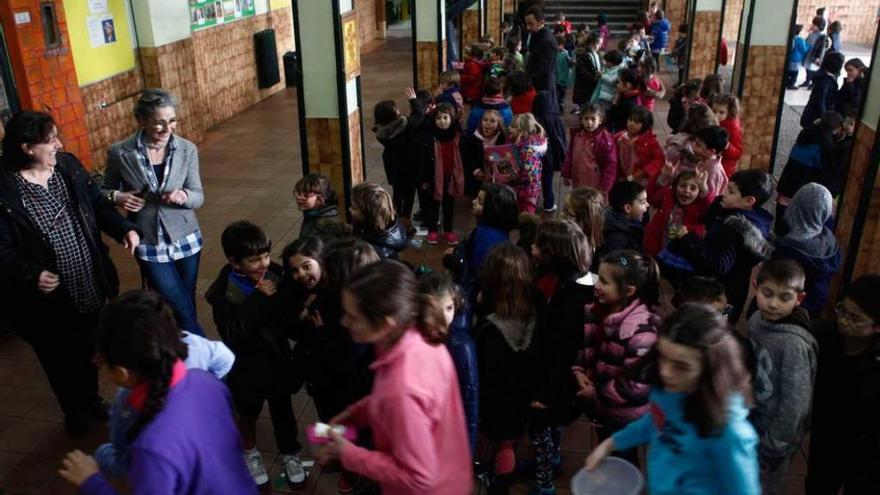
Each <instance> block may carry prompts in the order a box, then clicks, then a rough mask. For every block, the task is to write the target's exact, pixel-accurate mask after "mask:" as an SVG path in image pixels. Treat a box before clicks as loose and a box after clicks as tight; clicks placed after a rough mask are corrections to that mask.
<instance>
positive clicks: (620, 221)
mask: <svg viewBox="0 0 880 495" xmlns="http://www.w3.org/2000/svg"><path fill="white" fill-rule="evenodd" d="M602 237H603V239H604V240H605V241H604V242H603V243H602V245H601V246H599V248H598V249H596V255H595V256H594V257H593V258H594V260H597V261H598V260H601V259H602V257H603V256H605V255H606V254H608V253H611V252H613V251H620V250H622V249H632V250H635V251H638V252H640V253H641V252H642V251H643V248H642V246H643V243H644V238H645V227H644V226H642V223H641V222H638V221H636V220H633V219H631V218H629V217H628V216H626V213H620V212H618V211H614V210H612V209H611V208H606V209H605V227H604V228H603V229H602Z"/></svg>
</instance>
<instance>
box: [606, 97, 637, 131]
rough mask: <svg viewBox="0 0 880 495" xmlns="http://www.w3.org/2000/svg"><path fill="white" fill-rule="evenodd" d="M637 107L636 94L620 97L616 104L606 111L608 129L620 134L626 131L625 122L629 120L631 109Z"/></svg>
mask: <svg viewBox="0 0 880 495" xmlns="http://www.w3.org/2000/svg"><path fill="white" fill-rule="evenodd" d="M637 106H639V96H638V94H634V95H630V96H627V97H623V96H621V97H620V98H618V100H617V103H615V104H614V105H612V106H611V109H610V110H609V111H608V119H607V122H608V129H609V130H610V131H611V132H612V133H615V132H620V131H625V130H626V121H627V120H629V114H630V113H632V111H633V109H634V108H636V107H637Z"/></svg>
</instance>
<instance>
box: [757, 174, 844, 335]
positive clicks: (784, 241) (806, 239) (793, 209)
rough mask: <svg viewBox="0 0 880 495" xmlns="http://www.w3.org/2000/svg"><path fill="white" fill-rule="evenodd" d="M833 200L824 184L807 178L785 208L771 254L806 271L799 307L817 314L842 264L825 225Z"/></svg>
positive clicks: (811, 314) (821, 308) (833, 238)
mask: <svg viewBox="0 0 880 495" xmlns="http://www.w3.org/2000/svg"><path fill="white" fill-rule="evenodd" d="M833 211H834V204H833V201H832V198H831V193H830V192H828V189H826V188H825V187H823V186H821V185H819V184H816V183H814V182H810V183H809V184H805V185H804V186H803V187H801V188H800V189H798V192H797V193H795V195H794V197H793V198H792V199H791V204H789V206H788V208H786V210H785V218H784V221H785V225H786V227H787V228H786V229H785V230H786V234H785V235H783V236H780V237H777V238H776V250H775V251H773V255H774V256H784V257H787V258H791V259H793V260H795V261H797V262H798V263H800V265H801V266H802V267H803V269H804V272H805V273H806V281H805V283H804V290H805V291H806V293H807V295H806V297H805V298H804V300H803V301H801V307H802V308H803V309H804V310H806V311H807V312H808V313H809V314H810V318H818V317H819V315H820V313H821V312H822V310H823V309H825V305H826V303H827V302H828V290H829V285H830V284H831V276H832V275H833V274H834V273H836V272H837V270H838V269H839V268H840V264H841V252H840V247H839V246H838V245H837V238H836V237H835V236H834V232H832V231H831V230H830V229H829V228H828V227H826V225H827V224H828V221H829V220H830V219H831V216H832V214H833Z"/></svg>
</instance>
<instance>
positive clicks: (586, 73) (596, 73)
mask: <svg viewBox="0 0 880 495" xmlns="http://www.w3.org/2000/svg"><path fill="white" fill-rule="evenodd" d="M601 44H602V38H601V37H599V34H598V33H590V34H589V35H588V36H587V41H586V46H584V49H583V50H582V51H580V52H579V53H578V54H577V55H576V56H575V59H576V62H575V67H574V89H573V90H572V95H571V101H572V102H573V103H574V104H575V105H577V107H576V108H575V110H574V112H573V113H574V114H575V115H580V112H581V111H580V107H581V106H582V105H583V104H584V103H587V102H588V101H590V98H591V97H592V96H593V91H594V90H595V89H596V84H598V82H599V77H600V76H601V74H602V67H603V64H602V56H601V55H600V54H599V45H601Z"/></svg>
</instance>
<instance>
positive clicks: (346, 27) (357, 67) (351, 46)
mask: <svg viewBox="0 0 880 495" xmlns="http://www.w3.org/2000/svg"><path fill="white" fill-rule="evenodd" d="M342 57H343V60H344V62H345V63H344V66H345V79H346V80H349V79H353V78H355V77H357V76H359V75H360V74H361V57H360V43H359V42H358V32H357V15H356V14H355V12H354V11H353V10H351V11H349V12H346V13H345V14H342Z"/></svg>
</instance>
